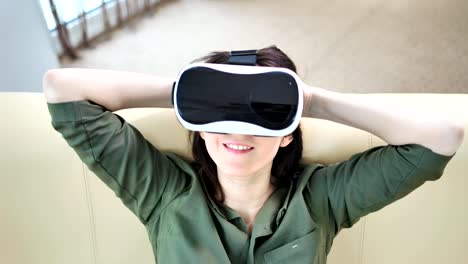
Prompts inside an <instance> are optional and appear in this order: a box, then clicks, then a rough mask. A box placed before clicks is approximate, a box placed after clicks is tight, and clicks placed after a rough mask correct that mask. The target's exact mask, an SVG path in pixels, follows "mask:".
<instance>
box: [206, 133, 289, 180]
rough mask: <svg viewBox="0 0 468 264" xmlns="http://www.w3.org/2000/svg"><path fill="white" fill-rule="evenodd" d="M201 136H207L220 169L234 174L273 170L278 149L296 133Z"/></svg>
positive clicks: (209, 134)
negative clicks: (281, 135) (271, 135)
mask: <svg viewBox="0 0 468 264" xmlns="http://www.w3.org/2000/svg"><path fill="white" fill-rule="evenodd" d="M200 136H201V137H202V138H203V139H204V140H205V145H206V149H207V150H208V153H209V154H210V157H211V158H212V159H213V161H214V162H215V163H216V166H217V169H218V173H223V174H224V175H229V176H234V177H249V176H251V175H256V174H258V173H270V172H271V166H272V164H273V158H274V157H275V155H276V153H277V152H278V149H279V148H280V147H286V146H287V145H288V144H289V143H290V142H291V141H292V135H288V136H284V137H259V136H252V135H239V134H218V133H208V132H200Z"/></svg>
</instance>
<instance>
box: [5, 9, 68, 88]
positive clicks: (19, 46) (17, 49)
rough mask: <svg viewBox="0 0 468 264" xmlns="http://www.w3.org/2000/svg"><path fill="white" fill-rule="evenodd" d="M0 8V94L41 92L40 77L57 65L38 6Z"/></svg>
mask: <svg viewBox="0 0 468 264" xmlns="http://www.w3.org/2000/svg"><path fill="white" fill-rule="evenodd" d="M0 4H1V8H0V92H9V91H20V92H41V90H42V88H41V82H42V75H43V74H44V72H45V71H46V70H47V69H50V68H56V67H59V63H58V60H57V57H56V55H55V52H54V51H53V50H52V46H51V41H50V38H49V32H48V30H47V26H46V22H45V20H44V18H43V16H42V12H41V9H40V7H39V3H38V1H37V0H21V1H8V0H3V1H0Z"/></svg>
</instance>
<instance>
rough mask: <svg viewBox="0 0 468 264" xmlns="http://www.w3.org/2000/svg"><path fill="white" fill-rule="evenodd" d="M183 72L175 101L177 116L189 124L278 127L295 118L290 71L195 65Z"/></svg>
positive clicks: (294, 88) (295, 93)
mask: <svg viewBox="0 0 468 264" xmlns="http://www.w3.org/2000/svg"><path fill="white" fill-rule="evenodd" d="M182 75H183V76H181V77H180V82H179V84H178V85H179V89H178V92H177V95H176V100H177V104H178V107H179V111H180V115H181V116H182V118H183V119H185V120H187V121H188V122H190V123H193V124H197V125H203V124H208V123H212V122H217V121H241V122H247V123H251V124H257V125H259V126H262V127H265V128H268V129H272V130H280V129H284V128H286V127H288V126H289V125H291V124H292V123H293V121H294V117H295V114H296V111H297V105H298V100H299V94H298V89H297V83H296V80H295V79H294V78H293V77H292V76H291V75H289V74H286V73H284V72H279V71H273V72H267V73H258V74H239V73H228V72H223V71H219V70H215V69H211V68H207V67H194V68H191V69H189V70H187V71H185V72H184V73H183V74H182Z"/></svg>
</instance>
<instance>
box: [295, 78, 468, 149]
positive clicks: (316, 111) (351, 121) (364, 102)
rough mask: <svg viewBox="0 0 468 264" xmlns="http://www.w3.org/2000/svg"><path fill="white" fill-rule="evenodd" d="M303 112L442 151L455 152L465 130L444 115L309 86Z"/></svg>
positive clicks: (395, 142) (388, 139) (391, 139)
mask: <svg viewBox="0 0 468 264" xmlns="http://www.w3.org/2000/svg"><path fill="white" fill-rule="evenodd" d="M304 116H308V117H314V118H320V119H326V120H330V121H334V122H338V123H341V124H345V125H348V126H352V127H356V128H359V129H362V130H364V131H368V132H370V133H372V134H374V135H376V136H378V137H380V138H381V139H383V140H384V141H385V142H387V143H388V144H391V145H403V144H412V143H414V144H420V145H423V146H425V147H427V148H429V149H431V150H432V151H434V152H436V153H439V154H443V155H452V154H454V153H455V152H456V150H457V149H458V147H459V146H460V144H461V142H462V140H463V133H464V129H463V126H461V125H459V124H457V123H455V122H453V121H450V120H447V119H444V118H442V117H437V116H435V115H429V114H426V113H420V112H417V111H414V110H413V109H408V108H407V109H403V108H402V106H395V105H389V104H382V103H380V102H379V103H378V102H374V101H373V100H371V99H370V98H368V97H366V96H364V95H359V94H345V93H336V92H332V91H327V90H324V89H321V88H315V87H310V86H307V88H306V90H305V109H304Z"/></svg>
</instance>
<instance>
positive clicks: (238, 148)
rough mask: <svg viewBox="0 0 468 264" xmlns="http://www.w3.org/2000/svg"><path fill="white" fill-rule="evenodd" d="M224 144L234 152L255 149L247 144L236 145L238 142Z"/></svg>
mask: <svg viewBox="0 0 468 264" xmlns="http://www.w3.org/2000/svg"><path fill="white" fill-rule="evenodd" d="M223 146H224V147H225V148H226V149H227V150H228V151H229V152H233V153H247V152H250V151H251V150H253V149H254V148H253V147H249V146H245V145H236V144H223Z"/></svg>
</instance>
